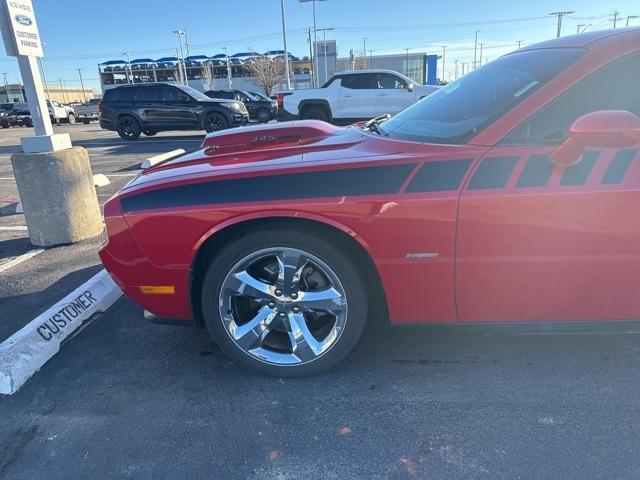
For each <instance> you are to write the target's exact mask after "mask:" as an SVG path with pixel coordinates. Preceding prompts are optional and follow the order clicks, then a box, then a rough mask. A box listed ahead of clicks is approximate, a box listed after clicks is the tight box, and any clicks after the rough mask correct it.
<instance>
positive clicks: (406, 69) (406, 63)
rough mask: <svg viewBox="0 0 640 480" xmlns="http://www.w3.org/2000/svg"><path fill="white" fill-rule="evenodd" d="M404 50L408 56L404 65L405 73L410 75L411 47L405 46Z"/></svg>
mask: <svg viewBox="0 0 640 480" xmlns="http://www.w3.org/2000/svg"><path fill="white" fill-rule="evenodd" d="M404 51H405V52H406V53H407V58H406V61H405V66H404V74H405V75H408V74H409V49H408V48H405V49H404Z"/></svg>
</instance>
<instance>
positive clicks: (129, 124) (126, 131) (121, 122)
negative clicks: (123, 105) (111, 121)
mask: <svg viewBox="0 0 640 480" xmlns="http://www.w3.org/2000/svg"><path fill="white" fill-rule="evenodd" d="M116 131H117V132H118V135H120V138H123V139H125V140H137V139H138V138H140V133H141V132H142V129H141V128H140V125H139V124H138V121H137V120H136V119H135V118H133V117H132V116H130V115H124V116H122V117H120V118H118V121H117V122H116Z"/></svg>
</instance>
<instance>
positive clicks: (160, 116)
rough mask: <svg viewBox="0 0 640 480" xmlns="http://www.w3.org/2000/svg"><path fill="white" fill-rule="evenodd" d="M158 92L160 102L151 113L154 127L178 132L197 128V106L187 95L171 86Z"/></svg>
mask: <svg viewBox="0 0 640 480" xmlns="http://www.w3.org/2000/svg"><path fill="white" fill-rule="evenodd" d="M158 90H159V93H158V95H159V101H158V102H157V103H156V104H155V106H154V107H153V109H152V111H151V116H152V117H153V124H154V125H158V126H161V127H163V128H169V129H170V128H175V129H178V130H179V129H184V128H190V127H195V126H196V120H195V119H196V118H197V114H196V112H195V110H196V108H197V105H196V104H195V102H194V101H193V99H192V98H191V97H190V96H189V95H188V94H187V93H185V92H183V91H182V90H180V89H178V88H176V87H173V86H171V85H163V86H162V87H160V88H159V89H158Z"/></svg>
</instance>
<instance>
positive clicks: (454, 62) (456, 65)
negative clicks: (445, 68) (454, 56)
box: [453, 60, 458, 80]
mask: <svg viewBox="0 0 640 480" xmlns="http://www.w3.org/2000/svg"><path fill="white" fill-rule="evenodd" d="M453 64H454V65H455V67H454V69H453V79H454V80H457V79H458V60H454V61H453Z"/></svg>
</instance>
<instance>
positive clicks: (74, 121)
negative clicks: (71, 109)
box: [67, 113, 76, 125]
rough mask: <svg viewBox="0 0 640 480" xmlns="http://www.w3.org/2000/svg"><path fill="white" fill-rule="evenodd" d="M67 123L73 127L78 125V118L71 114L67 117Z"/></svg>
mask: <svg viewBox="0 0 640 480" xmlns="http://www.w3.org/2000/svg"><path fill="white" fill-rule="evenodd" d="M67 122H69V123H70V124H72V125H73V124H74V123H76V116H75V115H74V114H73V113H70V114H69V115H67Z"/></svg>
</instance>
